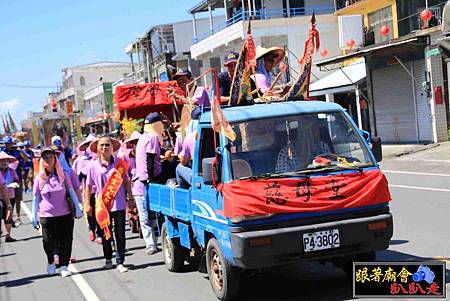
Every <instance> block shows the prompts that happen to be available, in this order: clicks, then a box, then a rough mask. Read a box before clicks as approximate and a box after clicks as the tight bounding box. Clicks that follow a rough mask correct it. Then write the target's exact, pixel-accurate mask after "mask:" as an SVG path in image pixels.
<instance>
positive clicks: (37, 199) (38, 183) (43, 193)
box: [32, 148, 82, 277]
mask: <svg viewBox="0 0 450 301" xmlns="http://www.w3.org/2000/svg"><path fill="white" fill-rule="evenodd" d="M33 194H34V198H33V206H32V208H33V221H32V222H33V227H35V228H36V229H39V227H40V226H42V242H43V246H44V251H45V253H46V255H47V261H48V266H47V273H48V274H49V275H53V274H55V273H56V265H55V263H54V255H55V254H56V253H58V254H59V261H60V266H61V268H60V273H61V276H63V277H67V276H70V275H71V274H72V273H71V272H70V271H69V270H68V268H67V267H68V265H69V260H70V255H71V253H72V240H73V226H74V220H73V218H74V217H76V218H81V216H82V211H81V208H80V205H79V203H78V197H77V195H76V193H75V191H74V189H73V185H72V182H71V181H70V175H69V174H66V173H64V171H63V169H62V167H61V165H60V163H59V160H58V159H57V153H56V152H55V151H54V150H53V149H51V148H45V149H44V150H42V157H41V162H40V165H39V174H38V175H37V177H36V179H35V181H34V188H33ZM38 218H39V219H38Z"/></svg>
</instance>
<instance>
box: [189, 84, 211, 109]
mask: <svg viewBox="0 0 450 301" xmlns="http://www.w3.org/2000/svg"><path fill="white" fill-rule="evenodd" d="M192 99H193V100H194V104H196V105H198V106H205V107H209V105H210V103H209V96H208V92H207V91H206V89H205V88H204V87H200V86H198V87H197V88H196V89H195V92H194V95H193V96H192Z"/></svg>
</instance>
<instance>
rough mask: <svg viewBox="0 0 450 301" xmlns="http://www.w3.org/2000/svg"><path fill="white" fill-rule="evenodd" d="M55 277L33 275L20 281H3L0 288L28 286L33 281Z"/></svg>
mask: <svg viewBox="0 0 450 301" xmlns="http://www.w3.org/2000/svg"><path fill="white" fill-rule="evenodd" d="M55 276H56V275H53V276H49V275H47V274H41V275H35V276H30V277H25V278H20V279H16V280H9V281H5V282H2V283H0V287H1V286H4V287H16V286H24V285H29V284H31V283H33V282H34V281H35V280H39V279H43V278H48V277H55Z"/></svg>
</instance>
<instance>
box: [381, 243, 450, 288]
mask: <svg viewBox="0 0 450 301" xmlns="http://www.w3.org/2000/svg"><path fill="white" fill-rule="evenodd" d="M377 260H378V261H383V260H384V261H436V260H437V259H436V258H430V257H420V256H416V255H413V254H408V253H403V252H398V251H393V250H386V251H382V252H379V253H377ZM445 283H450V270H449V269H445Z"/></svg>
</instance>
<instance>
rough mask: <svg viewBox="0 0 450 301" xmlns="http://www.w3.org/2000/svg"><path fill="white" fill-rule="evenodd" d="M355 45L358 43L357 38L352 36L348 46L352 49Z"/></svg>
mask: <svg viewBox="0 0 450 301" xmlns="http://www.w3.org/2000/svg"><path fill="white" fill-rule="evenodd" d="M355 45H356V40H355V39H353V38H351V39H349V40H348V41H347V46H348V48H350V49H352V48H353V47H355Z"/></svg>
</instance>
